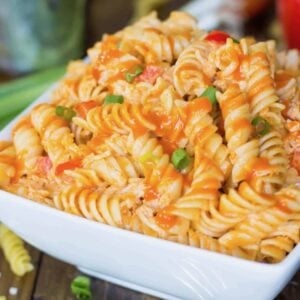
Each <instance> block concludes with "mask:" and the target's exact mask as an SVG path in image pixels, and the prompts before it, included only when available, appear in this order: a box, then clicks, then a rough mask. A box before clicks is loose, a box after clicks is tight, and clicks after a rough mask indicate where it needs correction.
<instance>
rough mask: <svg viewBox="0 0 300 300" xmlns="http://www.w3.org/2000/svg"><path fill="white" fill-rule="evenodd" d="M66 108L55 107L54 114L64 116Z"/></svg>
mask: <svg viewBox="0 0 300 300" xmlns="http://www.w3.org/2000/svg"><path fill="white" fill-rule="evenodd" d="M65 109H66V107H64V106H56V109H55V113H56V115H57V116H59V117H62V116H63V115H64V111H65Z"/></svg>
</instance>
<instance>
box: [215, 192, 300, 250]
mask: <svg viewBox="0 0 300 300" xmlns="http://www.w3.org/2000/svg"><path fill="white" fill-rule="evenodd" d="M275 199H276V201H277V204H276V205H275V206H272V207H269V208H266V209H265V210H262V211H260V212H258V213H255V214H249V215H248V216H247V218H246V219H245V220H243V221H242V222H240V223H239V224H238V225H237V226H236V227H235V228H233V229H232V230H230V231H229V232H227V233H225V234H224V235H223V236H222V237H220V238H219V241H220V243H221V244H222V245H224V246H225V247H227V248H230V249H231V248H232V247H236V246H241V247H243V246H248V245H252V244H258V243H259V242H260V241H261V240H262V239H264V238H266V237H268V236H269V235H270V234H271V233H272V232H274V230H276V229H277V228H278V227H279V226H280V225H282V224H283V223H285V222H287V221H288V220H289V219H290V218H292V215H293V214H299V213H300V190H299V189H296V188H284V189H282V190H281V191H280V192H278V193H277V194H276V195H275Z"/></svg>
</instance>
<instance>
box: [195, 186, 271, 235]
mask: <svg viewBox="0 0 300 300" xmlns="http://www.w3.org/2000/svg"><path fill="white" fill-rule="evenodd" d="M274 203H275V200H274V199H272V198H269V197H268V196H266V195H264V194H259V193H257V192H256V191H255V190H254V189H253V188H252V187H251V186H250V185H249V184H248V183H247V182H245V181H244V182H242V183H241V184H240V186H239V189H238V190H235V189H230V190H229V192H228V193H227V194H222V195H221V197H220V200H219V204H218V205H217V206H216V205H215V203H214V202H212V201H211V202H209V207H208V209H207V210H206V211H202V212H201V214H200V217H199V220H198V221H197V222H195V223H194V225H195V229H197V230H198V231H199V232H201V233H202V234H205V235H208V236H212V237H220V236H222V235H223V234H224V233H226V232H227V231H228V230H229V229H231V228H233V227H234V226H236V225H237V224H238V223H239V222H241V221H243V219H245V218H246V216H247V215H248V214H249V213H252V212H258V211H261V210H263V209H265V208H266V207H271V206H272V205H274Z"/></svg>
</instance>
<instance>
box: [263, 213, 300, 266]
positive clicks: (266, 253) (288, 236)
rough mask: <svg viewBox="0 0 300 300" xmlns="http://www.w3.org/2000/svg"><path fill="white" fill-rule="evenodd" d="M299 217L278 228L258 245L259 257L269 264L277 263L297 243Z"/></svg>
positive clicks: (299, 224)
mask: <svg viewBox="0 0 300 300" xmlns="http://www.w3.org/2000/svg"><path fill="white" fill-rule="evenodd" d="M299 227H300V216H299V215H298V220H292V221H288V222H286V223H284V224H282V225H281V226H279V227H278V228H277V229H276V230H275V231H274V232H273V233H272V234H271V235H270V236H268V237H267V238H266V239H264V240H262V241H261V243H260V249H259V250H260V253H259V255H260V257H261V259H263V260H267V261H269V262H273V263H274V262H279V261H281V260H282V259H284V258H285V256H286V255H287V254H288V253H290V252H291V251H292V249H293V248H294V246H295V245H296V244H298V243H299V241H300V238H299V234H300V233H299Z"/></svg>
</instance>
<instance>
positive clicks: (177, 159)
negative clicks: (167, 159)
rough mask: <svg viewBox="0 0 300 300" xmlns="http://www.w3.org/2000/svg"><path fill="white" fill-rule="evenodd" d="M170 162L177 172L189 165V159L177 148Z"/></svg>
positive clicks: (183, 151) (184, 152)
mask: <svg viewBox="0 0 300 300" xmlns="http://www.w3.org/2000/svg"><path fill="white" fill-rule="evenodd" d="M171 161H172V164H173V165H174V167H175V168H176V169H177V170H183V169H185V168H186V167H187V166H188V165H189V164H190V162H191V158H190V157H189V155H188V154H187V152H186V151H185V150H184V149H182V148H178V149H176V150H175V151H174V152H173V153H172V157H171Z"/></svg>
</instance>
